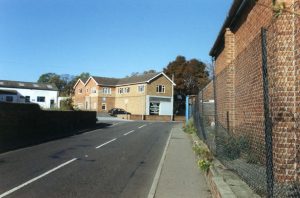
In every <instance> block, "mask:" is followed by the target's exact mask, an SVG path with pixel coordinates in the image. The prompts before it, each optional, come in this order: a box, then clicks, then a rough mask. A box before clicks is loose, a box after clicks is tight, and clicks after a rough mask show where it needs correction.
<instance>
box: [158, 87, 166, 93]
mask: <svg viewBox="0 0 300 198" xmlns="http://www.w3.org/2000/svg"><path fill="white" fill-rule="evenodd" d="M156 93H166V87H165V85H156Z"/></svg>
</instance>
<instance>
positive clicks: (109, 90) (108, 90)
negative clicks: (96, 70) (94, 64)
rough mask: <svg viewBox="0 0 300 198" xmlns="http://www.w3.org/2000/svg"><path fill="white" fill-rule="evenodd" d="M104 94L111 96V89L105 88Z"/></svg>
mask: <svg viewBox="0 0 300 198" xmlns="http://www.w3.org/2000/svg"><path fill="white" fill-rule="evenodd" d="M103 94H111V88H108V87H103Z"/></svg>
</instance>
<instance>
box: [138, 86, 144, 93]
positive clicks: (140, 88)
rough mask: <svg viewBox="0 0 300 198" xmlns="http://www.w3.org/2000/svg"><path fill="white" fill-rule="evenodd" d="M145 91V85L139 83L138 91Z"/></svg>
mask: <svg viewBox="0 0 300 198" xmlns="http://www.w3.org/2000/svg"><path fill="white" fill-rule="evenodd" d="M144 91H145V85H139V86H138V92H140V93H142V92H144Z"/></svg>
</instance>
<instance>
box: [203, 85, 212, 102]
mask: <svg viewBox="0 0 300 198" xmlns="http://www.w3.org/2000/svg"><path fill="white" fill-rule="evenodd" d="M202 92H203V101H204V102H207V101H209V100H214V83H213V81H210V82H209V83H208V85H206V87H204V88H203V89H202Z"/></svg>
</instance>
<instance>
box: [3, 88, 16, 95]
mask: <svg viewBox="0 0 300 198" xmlns="http://www.w3.org/2000/svg"><path fill="white" fill-rule="evenodd" d="M0 94H6V95H17V94H18V92H17V91H16V90H1V89H0Z"/></svg>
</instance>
